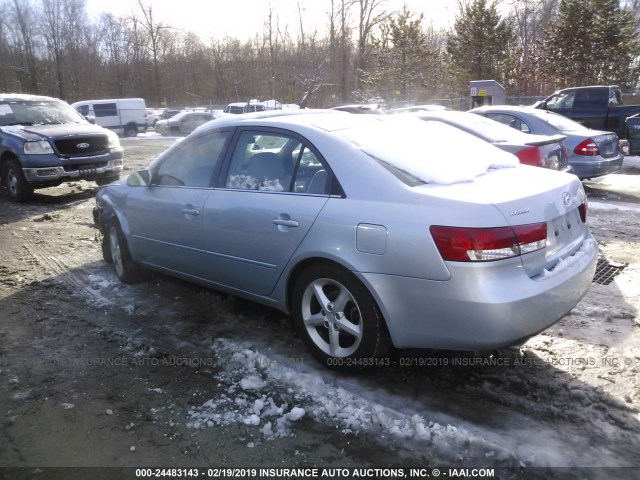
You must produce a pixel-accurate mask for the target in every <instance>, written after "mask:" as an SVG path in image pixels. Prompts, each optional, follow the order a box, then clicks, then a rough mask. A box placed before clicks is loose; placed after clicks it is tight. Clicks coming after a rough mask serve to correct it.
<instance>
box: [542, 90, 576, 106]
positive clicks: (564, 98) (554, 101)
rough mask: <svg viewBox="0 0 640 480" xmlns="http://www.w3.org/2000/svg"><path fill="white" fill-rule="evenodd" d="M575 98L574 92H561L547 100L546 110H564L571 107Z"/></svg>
mask: <svg viewBox="0 0 640 480" xmlns="http://www.w3.org/2000/svg"><path fill="white" fill-rule="evenodd" d="M575 98H576V91H575V90H573V91H570V92H562V93H558V94H557V95H554V96H552V97H551V98H550V99H549V100H547V108H548V109H549V110H565V109H568V108H572V107H573V102H574V100H575Z"/></svg>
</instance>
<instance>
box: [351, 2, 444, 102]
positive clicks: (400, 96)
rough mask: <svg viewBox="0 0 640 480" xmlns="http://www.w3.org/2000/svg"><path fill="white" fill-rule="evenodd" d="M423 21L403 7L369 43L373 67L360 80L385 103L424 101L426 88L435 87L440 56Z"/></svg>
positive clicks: (383, 25)
mask: <svg viewBox="0 0 640 480" xmlns="http://www.w3.org/2000/svg"><path fill="white" fill-rule="evenodd" d="M422 21H423V15H422V14H420V16H418V17H416V16H415V15H414V13H412V12H411V11H409V9H408V8H407V7H406V5H405V6H404V8H403V10H402V11H401V12H400V13H399V14H398V15H397V16H395V17H391V18H389V19H388V20H387V21H386V22H384V23H383V24H382V25H381V27H380V32H379V35H378V36H376V37H374V38H373V40H372V46H373V51H374V52H375V53H374V57H375V58H376V64H375V67H374V68H372V69H370V70H369V71H368V72H366V74H365V75H364V76H363V78H362V80H363V82H364V84H365V85H367V87H368V89H369V90H370V91H371V93H373V94H374V95H377V96H382V97H383V98H385V99H386V100H387V101H393V102H398V101H400V102H405V103H406V102H416V101H418V99H420V98H423V97H425V93H424V92H425V88H427V87H431V89H433V87H435V86H436V85H435V84H436V83H437V81H436V72H437V70H436V68H434V67H435V66H436V63H437V59H438V57H439V52H438V51H437V47H436V46H435V45H434V44H433V38H432V35H430V34H429V33H428V32H425V31H424V30H423V29H422Z"/></svg>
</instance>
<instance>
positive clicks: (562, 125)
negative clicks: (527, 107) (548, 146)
mask: <svg viewBox="0 0 640 480" xmlns="http://www.w3.org/2000/svg"><path fill="white" fill-rule="evenodd" d="M529 113H531V114H532V115H533V116H535V117H538V118H539V119H541V120H544V121H545V122H547V123H550V124H551V125H552V126H554V127H556V128H557V129H558V130H560V131H561V132H574V131H577V130H585V128H586V127H585V126H584V125H581V124H579V123H578V122H574V121H573V120H571V119H569V118H567V117H564V116H562V115H558V114H557V113H553V112H547V111H546V110H538V109H535V108H534V109H531V111H530V112H529Z"/></svg>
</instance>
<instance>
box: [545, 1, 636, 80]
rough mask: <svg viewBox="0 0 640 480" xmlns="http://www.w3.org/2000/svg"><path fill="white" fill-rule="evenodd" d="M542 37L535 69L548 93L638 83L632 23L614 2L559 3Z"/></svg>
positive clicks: (626, 13)
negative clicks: (585, 86) (566, 89)
mask: <svg viewBox="0 0 640 480" xmlns="http://www.w3.org/2000/svg"><path fill="white" fill-rule="evenodd" d="M543 38H544V40H543V41H542V42H541V45H540V50H539V57H538V58H537V65H538V68H539V69H540V71H541V72H542V73H543V75H544V77H546V78H547V79H548V80H549V83H550V85H548V87H549V89H550V90H551V89H557V88H564V87H569V86H580V85H589V84H619V85H621V86H630V85H634V84H635V82H636V81H637V77H638V71H637V67H636V66H634V60H635V59H636V58H637V57H638V55H640V44H639V42H638V35H637V33H636V32H635V19H634V15H633V12H631V11H628V10H624V9H622V8H621V7H620V4H619V2H618V0H561V2H560V6H559V9H558V16H557V17H556V18H555V19H554V20H552V21H551V22H550V23H549V25H548V27H547V28H546V29H545V35H544V37H543Z"/></svg>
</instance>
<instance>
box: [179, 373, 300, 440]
mask: <svg viewBox="0 0 640 480" xmlns="http://www.w3.org/2000/svg"><path fill="white" fill-rule="evenodd" d="M264 386H266V383H265V382H264V381H261V380H259V379H258V378H257V377H256V376H255V375H249V376H247V377H245V378H243V379H242V380H240V381H239V382H237V383H236V384H234V385H232V386H231V387H230V388H229V390H228V391H227V393H228V395H222V396H220V397H219V398H216V399H211V400H208V401H206V402H205V403H204V404H203V405H201V406H200V407H197V408H192V409H191V410H189V421H188V422H187V427H190V428H204V427H213V426H214V425H217V426H222V427H226V426H230V425H233V424H238V423H243V424H245V425H253V426H256V427H260V431H261V432H262V434H263V436H264V438H265V439H266V440H274V439H276V438H282V437H290V436H293V435H294V432H293V426H292V424H293V422H297V421H299V420H300V419H301V418H302V417H304V415H305V413H306V412H305V410H304V409H303V408H301V407H293V408H291V409H289V405H288V404H287V403H286V402H282V403H280V402H277V400H275V399H274V398H273V397H271V396H268V395H267V394H262V395H260V394H259V393H256V390H257V389H259V388H262V387H264ZM238 387H239V388H240V391H238ZM255 395H260V396H259V398H255V399H254V397H255Z"/></svg>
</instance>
